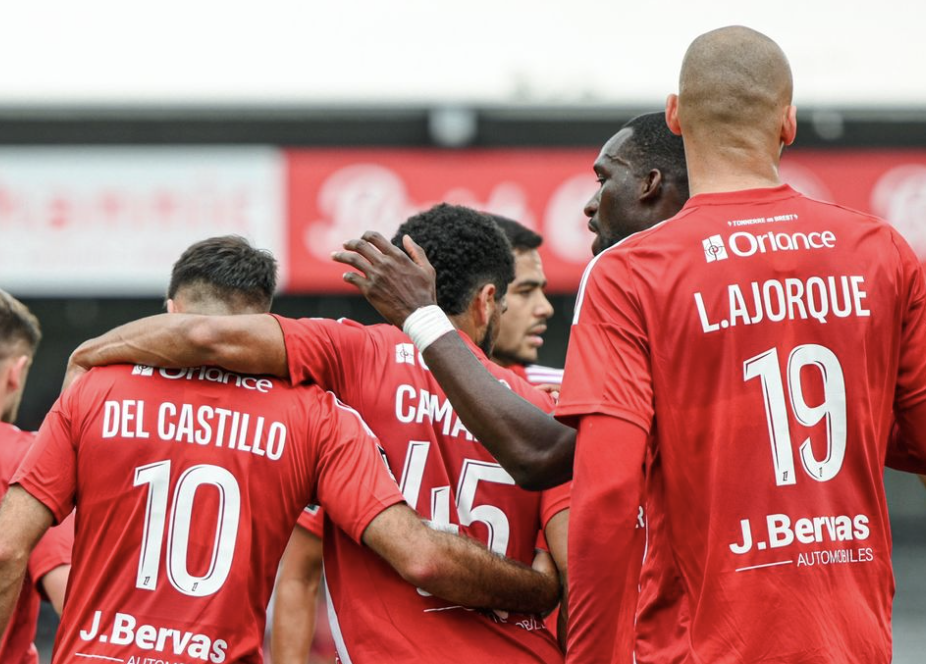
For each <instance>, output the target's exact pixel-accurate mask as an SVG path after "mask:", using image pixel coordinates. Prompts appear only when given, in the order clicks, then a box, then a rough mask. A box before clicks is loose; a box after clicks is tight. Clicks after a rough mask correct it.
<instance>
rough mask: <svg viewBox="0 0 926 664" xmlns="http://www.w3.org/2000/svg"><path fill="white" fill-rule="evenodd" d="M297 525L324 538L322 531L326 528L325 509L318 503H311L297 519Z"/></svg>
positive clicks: (319, 537)
mask: <svg viewBox="0 0 926 664" xmlns="http://www.w3.org/2000/svg"><path fill="white" fill-rule="evenodd" d="M296 525H297V526H299V527H300V528H302V529H303V530H305V531H308V532H310V533H312V534H313V535H315V537H317V538H318V539H323V536H322V533H323V532H324V530H325V528H324V525H325V510H323V509H322V508H321V507H319V506H318V505H309V506H308V507H306V508H305V509H304V510H302V514H300V515H299V518H298V519H297V520H296Z"/></svg>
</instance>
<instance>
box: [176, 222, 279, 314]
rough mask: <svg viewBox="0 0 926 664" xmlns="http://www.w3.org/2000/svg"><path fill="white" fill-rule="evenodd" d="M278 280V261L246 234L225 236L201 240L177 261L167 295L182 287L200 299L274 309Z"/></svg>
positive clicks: (267, 309)
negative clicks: (272, 306)
mask: <svg viewBox="0 0 926 664" xmlns="http://www.w3.org/2000/svg"><path fill="white" fill-rule="evenodd" d="M276 283H277V262H276V259H275V258H274V257H273V255H272V254H271V253H270V252H269V251H265V250H263V249H255V248H254V247H252V246H251V245H250V243H249V242H248V241H247V240H245V239H244V238H243V237H240V236H238V235H224V236H221V237H212V238H209V239H208V240H203V241H201V242H197V243H196V244H193V245H190V247H189V248H188V249H187V250H186V251H184V252H183V255H181V256H180V258H179V260H177V262H176V263H174V269H173V270H172V272H171V275H170V286H169V287H168V289H167V297H168V298H170V299H173V298H174V297H175V296H176V295H177V291H178V290H180V289H181V288H184V289H192V292H193V294H194V296H195V297H196V299H199V300H208V299H215V300H220V301H223V302H231V303H237V304H241V305H245V306H250V307H253V308H258V309H263V310H266V311H269V310H270V305H271V304H272V303H273V291H274V290H275V289H276Z"/></svg>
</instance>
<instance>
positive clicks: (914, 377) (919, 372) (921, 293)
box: [894, 237, 926, 412]
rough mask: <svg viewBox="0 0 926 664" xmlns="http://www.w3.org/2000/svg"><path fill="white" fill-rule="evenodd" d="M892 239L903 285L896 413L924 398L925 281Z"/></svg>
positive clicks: (910, 255)
mask: <svg viewBox="0 0 926 664" xmlns="http://www.w3.org/2000/svg"><path fill="white" fill-rule="evenodd" d="M895 241H896V242H897V243H898V250H899V251H900V254H901V261H902V265H903V268H902V269H903V273H902V278H903V279H904V282H905V284H907V299H906V303H905V307H904V312H903V318H902V323H901V325H902V327H901V338H900V360H899V364H898V367H897V389H896V392H895V395H894V409H895V411H898V412H900V411H903V410H906V409H908V408H911V407H912V406H915V405H918V404H920V403H922V402H923V401H926V282H924V277H923V269H922V267H921V266H920V264H919V263H918V262H917V260H916V257H915V256H914V254H913V250H912V249H910V248H909V246H907V244H906V242H904V241H903V240H902V239H901V238H900V237H897V238H896V240H895Z"/></svg>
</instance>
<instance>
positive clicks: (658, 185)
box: [640, 168, 662, 201]
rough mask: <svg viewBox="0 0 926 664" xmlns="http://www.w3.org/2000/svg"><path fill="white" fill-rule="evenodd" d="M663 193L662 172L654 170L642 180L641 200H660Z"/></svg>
mask: <svg viewBox="0 0 926 664" xmlns="http://www.w3.org/2000/svg"><path fill="white" fill-rule="evenodd" d="M661 191H662V171H660V170H659V169H658V168H654V169H652V170H651V171H650V172H649V173H647V174H646V175H644V176H643V177H642V178H641V180H640V200H641V201H649V200H654V199H657V198H659V193H660V192H661Z"/></svg>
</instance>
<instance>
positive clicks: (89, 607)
mask: <svg viewBox="0 0 926 664" xmlns="http://www.w3.org/2000/svg"><path fill="white" fill-rule="evenodd" d="M275 279H276V276H275V261H274V260H273V258H272V257H271V256H269V255H268V254H266V253H265V252H261V251H256V250H254V249H252V248H251V247H250V246H249V245H248V244H247V243H246V242H245V241H243V240H242V239H240V238H235V237H226V238H216V239H212V240H207V241H204V242H201V243H198V244H196V245H193V246H192V247H191V248H190V249H189V250H187V252H185V253H184V255H183V256H182V257H181V259H180V260H179V261H178V263H177V264H176V265H175V267H174V272H173V276H172V279H171V286H170V289H169V299H168V302H167V306H168V311H169V312H172V313H170V314H168V315H169V316H180V315H181V314H180V312H187V311H195V312H198V313H200V314H208V315H210V316H215V317H217V318H218V317H227V318H229V319H231V318H235V316H228V314H244V313H256V312H266V311H267V310H268V309H269V306H270V301H271V298H272V293H273V289H274V285H275ZM13 484H14V486H13V487H12V488H11V489H10V491H9V493H8V494H7V497H6V499H5V500H4V503H3V507H2V509H0V532H3V533H4V537H3V538H2V540H0V624H5V623H6V619H7V618H8V616H9V613H10V611H11V608H12V604H13V602H14V601H15V598H16V594H17V590H18V583H19V579H20V578H21V575H22V572H23V566H24V556H25V554H26V552H28V551H29V549H30V548H31V547H32V545H33V543H34V542H35V540H36V539H37V538H38V537H39V535H40V534H41V533H42V532H43V531H44V530H45V529H46V528H47V527H48V525H49V524H50V523H51V522H52V521H53V520H60V519H61V518H62V517H63V516H64V515H66V514H67V513H68V512H69V511H70V509H71V507H72V505H73V504H74V503H75V502H76V504H77V514H78V515H79V518H80V523H79V524H78V527H77V533H76V543H75V556H74V559H75V561H76V562H75V568H74V574H73V576H72V579H71V583H70V586H69V588H68V602H67V604H66V607H65V610H64V615H63V616H62V624H61V627H60V629H59V634H58V639H57V643H56V650H55V662H84V661H86V659H88V658H90V659H113V660H120V661H143V660H144V659H145V658H153V659H162V660H170V661H181V660H182V661H200V660H201V661H208V662H213V663H215V664H221V663H222V662H260V661H261V655H260V643H261V636H262V634H263V626H264V620H265V608H266V604H267V601H268V599H269V595H270V588H271V586H272V583H273V577H274V574H275V572H276V567H277V563H278V562H279V559H280V556H281V554H282V552H283V548H284V546H285V545H286V542H287V540H288V538H289V535H290V533H291V532H292V529H293V525H294V523H295V521H296V518H297V516H298V514H299V513H300V511H301V510H302V509H303V507H304V506H305V505H306V504H308V503H309V502H312V501H315V500H317V501H318V502H319V503H321V504H323V505H325V506H326V508H327V510H328V517H329V521H330V522H331V523H333V524H337V525H338V526H339V527H338V528H334V527H332V529H331V531H330V532H329V533H328V538H329V541H330V542H331V543H332V545H333V546H332V550H333V553H335V554H336V553H337V552H338V550H339V549H341V548H345V547H347V548H350V547H355V548H356V549H357V551H364V552H366V551H367V549H365V548H363V547H362V546H361V542H362V543H363V544H365V545H366V546H368V547H370V548H371V549H373V550H374V551H376V552H377V553H379V554H380V555H382V556H383V558H385V560H386V561H388V564H390V565H392V566H394V567H395V569H396V570H397V571H398V572H399V573H400V574H401V577H400V576H399V575H396V574H395V572H393V571H391V570H390V569H389V568H388V566H387V563H386V562H382V561H380V559H379V558H377V557H376V556H372V555H371V556H369V558H368V559H367V562H368V564H369V565H371V566H374V565H383V566H384V569H382V570H380V573H381V575H382V577H383V578H384V579H387V580H388V581H389V582H392V583H394V584H395V585H396V586H397V587H405V586H406V585H407V587H408V588H409V590H410V591H411V592H414V589H413V588H414V586H413V585H408V583H410V584H414V585H417V586H421V587H423V588H426V589H427V590H428V591H430V592H434V593H435V594H437V595H439V596H443V597H447V598H448V599H449V600H450V601H452V602H455V603H461V604H464V605H467V606H475V607H490V606H496V607H501V608H508V609H511V610H525V611H531V610H542V608H543V607H549V606H552V605H553V604H554V603H555V600H556V596H557V592H558V583H557V581H556V579H555V575H554V574H540V573H538V572H536V571H534V570H531V569H529V568H527V567H526V566H524V565H518V564H515V563H513V562H511V561H506V560H504V559H503V558H501V557H499V556H497V555H494V554H493V553H492V552H490V551H487V550H486V549H485V548H481V547H480V546H479V545H477V544H475V543H474V542H472V541H471V540H469V539H467V538H461V537H457V536H453V535H448V534H446V533H440V532H437V531H435V530H433V529H431V528H427V527H426V526H425V525H424V524H423V523H422V522H421V521H420V519H419V518H418V517H417V515H416V514H415V513H414V512H413V511H412V510H410V509H409V508H408V507H407V506H406V505H403V504H402V502H403V498H402V496H401V494H400V493H399V491H398V489H397V487H396V485H395V482H394V480H393V479H392V478H391V477H390V475H389V474H388V472H387V471H386V468H385V467H384V465H383V463H382V458H381V452H380V450H379V449H378V447H377V442H376V440H375V438H373V437H372V435H371V434H370V433H369V430H368V429H367V428H366V425H365V424H364V423H363V421H362V420H361V419H360V418H359V416H358V415H357V414H356V412H354V411H353V410H351V409H349V408H347V407H346V406H344V405H343V404H341V403H340V402H338V401H337V400H336V399H335V398H334V396H333V395H332V394H330V393H327V392H324V391H323V390H322V389H320V388H319V387H318V386H305V387H292V386H290V385H288V384H286V383H282V382H280V381H278V380H274V379H272V378H269V377H262V376H252V375H243V374H236V373H231V372H228V371H224V370H221V369H218V368H209V367H199V368H195V369H181V370H155V369H154V368H152V367H148V366H140V365H136V366H134V367H133V366H126V365H117V366H112V367H105V368H102V369H98V370H95V371H93V372H90V373H88V374H86V375H84V376H82V377H81V378H80V379H79V380H78V381H77V382H76V383H74V384H73V385H72V386H71V387H70V388H69V389H68V390H66V391H65V392H64V394H62V396H61V398H60V399H59V401H58V403H57V404H56V405H55V407H54V408H53V410H52V411H51V413H50V414H49V416H48V418H47V420H46V422H45V423H44V424H43V426H42V429H41V430H40V432H39V437H38V441H37V443H36V444H35V446H34V447H33V448H32V450H31V451H30V452H29V454H28V455H27V457H26V459H25V461H24V462H23V465H22V466H21V467H20V469H19V470H18V471H17V473H16V475H15V476H14V478H13ZM551 571H552V570H551ZM337 574H338V572H337V571H336V570H333V571H332V575H333V577H335V578H336V577H337ZM403 579H404V580H403ZM365 582H366V579H358V586H357V588H356V591H357V592H358V593H360V594H363V593H364V591H365V590H366V589H367V588H369V586H368V585H367V584H366V583H365ZM406 582H408V583H406ZM435 601H436V600H435ZM378 659H379V661H390V659H389V653H387V652H381V653H380V656H379V657H378Z"/></svg>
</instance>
